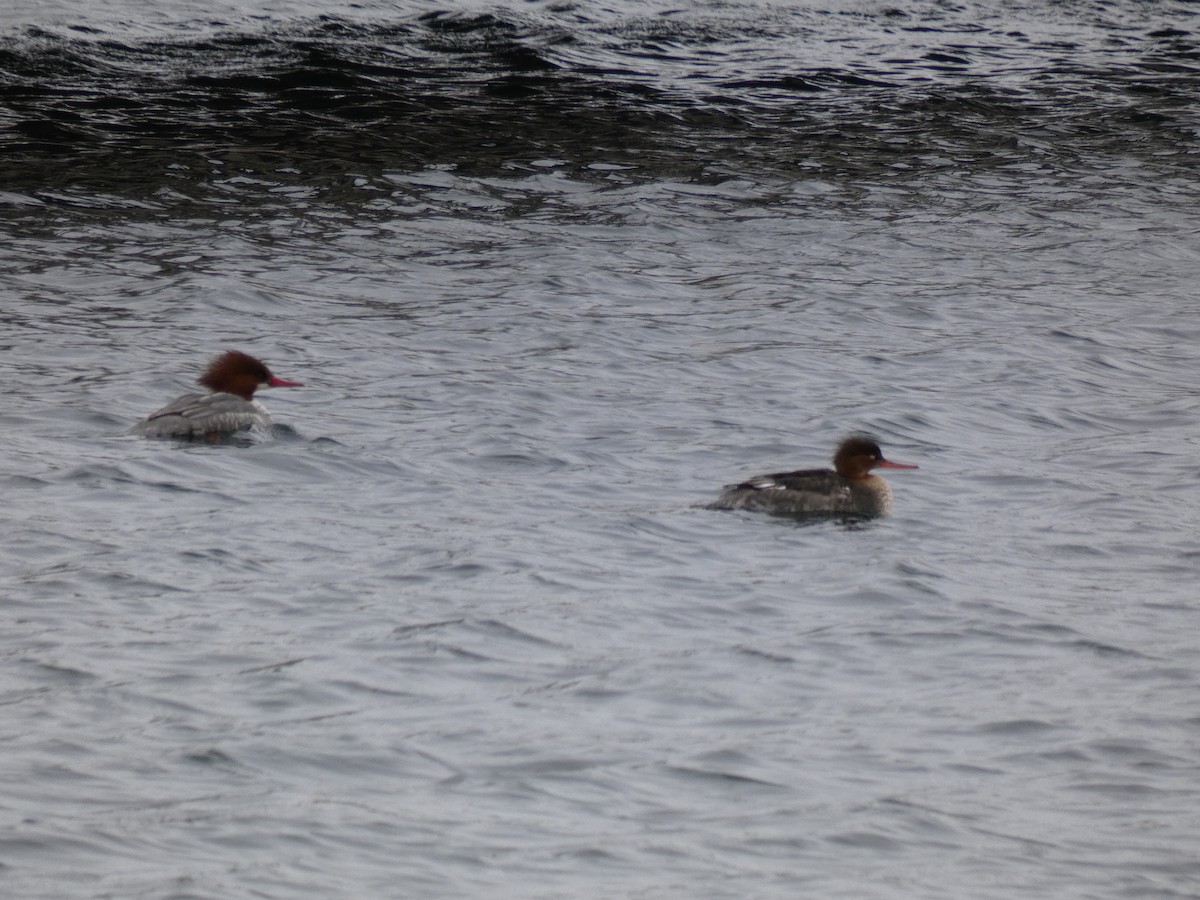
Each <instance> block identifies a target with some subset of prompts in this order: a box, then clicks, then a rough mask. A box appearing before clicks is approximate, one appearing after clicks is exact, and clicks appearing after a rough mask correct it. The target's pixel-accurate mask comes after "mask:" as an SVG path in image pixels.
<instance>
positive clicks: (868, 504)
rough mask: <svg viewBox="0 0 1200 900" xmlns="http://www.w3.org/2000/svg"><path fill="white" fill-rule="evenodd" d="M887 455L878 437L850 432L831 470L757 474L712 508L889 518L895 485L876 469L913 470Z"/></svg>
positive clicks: (730, 488)
mask: <svg viewBox="0 0 1200 900" xmlns="http://www.w3.org/2000/svg"><path fill="white" fill-rule="evenodd" d="M915 468H917V467H916V466H912V465H907V464H905V463H897V462H892V461H891V460H889V459H884V456H883V452H882V451H881V450H880V449H879V444H878V443H876V442H875V439H874V438H871V437H868V436H867V435H859V434H856V435H852V436H850V437H848V438H846V439H845V440H843V441H842V442H841V443H840V444H838V448H837V452H836V453H835V454H834V455H833V469H802V470H800V471H797V472H780V473H778V474H776V475H759V476H757V477H755V478H751V479H749V480H748V481H743V482H742V483H741V484H731V485H729V486H728V487H726V488H725V490H724V492H723V493H722V494H721V496H720V497H719V498H717V501H716V502H715V503H713V504H712V505H711V507H710V509H751V510H762V511H765V512H773V513H782V514H786V515H800V516H830V515H832V516H846V515H849V516H886V515H888V514H889V513H891V511H892V488H891V485H889V484H888V483H887V481H886V480H885V479H883V478H882V477H880V476H879V475H872V474H871V470H872V469H915Z"/></svg>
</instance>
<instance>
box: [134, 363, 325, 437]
mask: <svg viewBox="0 0 1200 900" xmlns="http://www.w3.org/2000/svg"><path fill="white" fill-rule="evenodd" d="M196 382H197V383H198V384H200V385H202V386H204V387H206V388H208V389H209V391H211V393H209V394H184V395H183V396H182V397H179V398H177V399H176V400H174V401H172V402H171V403H169V404H168V405H166V406H164V407H163V408H162V409H160V410H159V411H158V412H155V413H151V414H150V416H149V417H148V418H146V419H145V420H143V421H141V422H139V423H138V424H137V425H135V426H133V428H131V429H130V431H129V433H130V434H138V435H142V436H144V437H169V438H197V437H208V438H214V439H215V438H219V437H220V436H222V435H226V434H231V433H233V432H235V431H243V430H245V429H247V428H253V427H254V426H255V425H259V426H265V425H270V424H271V415H270V413H268V412H267V409H266V407H265V406H263V405H262V404H261V403H259V402H258V401H257V400H255V399H254V392H255V391H256V390H258V389H259V388H265V387H302V386H303V385H301V383H300V382H299V381H285V380H284V379H282V378H276V377H275V376H274V375H272V374H271V370H270V369H268V368H267V367H266V366H265V365H263V363H262V362H261V361H259V360H257V359H255V358H254V357H253V356H250V355H249V354H248V353H242V352H241V351H239V350H229V351H227V352H225V353H222V354H221V355H220V356H218V357H217V358H216V359H214V360H213V361H212V362H211V363H209V366H208V368H207V369H205V370H204V374H203V375H201V376H200V377H199V378H198V379H196Z"/></svg>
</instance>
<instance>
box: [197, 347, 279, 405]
mask: <svg viewBox="0 0 1200 900" xmlns="http://www.w3.org/2000/svg"><path fill="white" fill-rule="evenodd" d="M273 378H274V376H273V375H272V374H271V370H270V369H268V368H267V367H266V366H265V365H263V363H262V362H261V361H259V360H257V359H255V358H254V357H253V356H251V355H250V354H249V353H242V352H241V351H240V350H227V351H225V352H224V353H222V354H221V355H220V356H218V357H217V358H216V359H214V360H213V361H212V362H211V363H209V364H208V368H207V369H205V370H204V374H203V375H201V376H200V377H199V378H197V379H196V381H197V383H198V384H202V385H204V387H206V388H208V389H209V390H210V391H223V392H224V393H226V394H236V395H237V396H239V397H241V398H243V399H245V400H250V399H252V398H253V397H254V392H255V390H257V389H258V388H260V387H264V386H266V385H269V384H270V383H271V381H272V379H273Z"/></svg>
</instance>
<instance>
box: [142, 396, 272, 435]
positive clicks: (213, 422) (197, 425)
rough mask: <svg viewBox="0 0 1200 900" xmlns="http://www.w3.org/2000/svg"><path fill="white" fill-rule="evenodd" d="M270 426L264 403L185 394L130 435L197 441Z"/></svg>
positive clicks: (235, 397)
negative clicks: (256, 427) (215, 435)
mask: <svg viewBox="0 0 1200 900" xmlns="http://www.w3.org/2000/svg"><path fill="white" fill-rule="evenodd" d="M270 424H271V417H270V416H269V415H268V414H267V411H266V409H264V408H263V406H262V404H261V403H256V402H254V401H252V400H243V399H242V398H241V397H239V396H237V395H236V394H226V393H214V394H184V395H183V396H182V397H179V398H178V399H176V400H174V401H172V402H171V403H169V404H167V405H166V406H164V407H163V408H162V409H160V410H158V411H157V412H154V413H151V414H150V416H149V417H147V418H146V419H145V421H142V422H139V423H138V424H137V425H135V426H134V427H133V428H132V429H130V434H140V435H142V436H144V437H194V436H196V435H204V434H213V433H220V432H229V431H241V430H242V429H244V428H252V427H254V426H255V425H270Z"/></svg>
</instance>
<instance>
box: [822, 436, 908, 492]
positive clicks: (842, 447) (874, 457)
mask: <svg viewBox="0 0 1200 900" xmlns="http://www.w3.org/2000/svg"><path fill="white" fill-rule="evenodd" d="M833 467H834V468H835V469H837V473H838V474H839V475H841V476H842V477H843V478H849V479H850V480H851V481H859V480H861V479H864V478H867V477H869V476H870V473H871V470H872V469H881V468H882V469H915V468H916V466H911V465H905V464H903V463H894V462H892V461H891V460H888V459H884V456H883V451H882V450H880V449H879V443H878V442H877V441H876V440H875V438H873V437H871V435H869V434H852V435H850V436H849V437H848V438H845V439H844V440H843V441H842V442H841V443H840V444H838V448H837V452H836V453H835V454H834V455H833Z"/></svg>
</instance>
